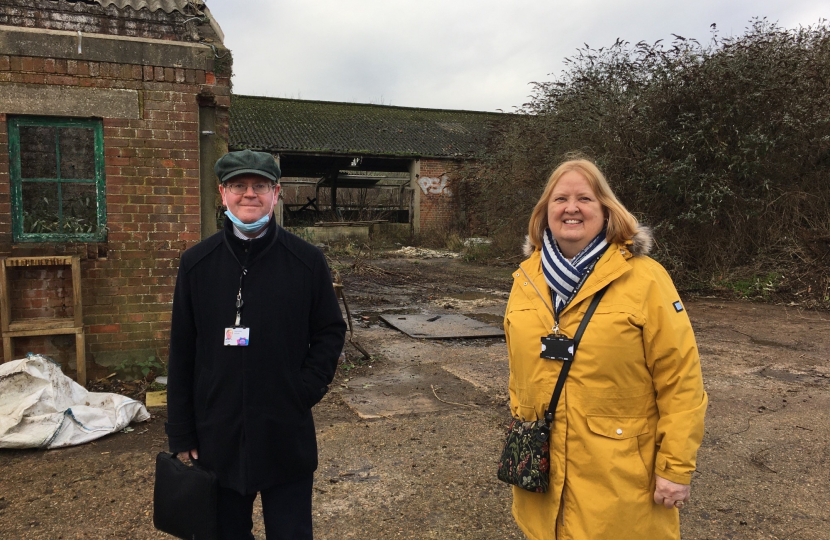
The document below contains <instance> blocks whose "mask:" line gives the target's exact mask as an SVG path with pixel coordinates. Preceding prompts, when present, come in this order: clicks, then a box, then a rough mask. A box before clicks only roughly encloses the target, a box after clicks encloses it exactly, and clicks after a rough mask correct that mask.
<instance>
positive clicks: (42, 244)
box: [0, 0, 231, 374]
mask: <svg viewBox="0 0 830 540" xmlns="http://www.w3.org/2000/svg"><path fill="white" fill-rule="evenodd" d="M222 39H223V36H222V32H221V30H220V29H219V26H218V25H217V24H216V23H215V21H213V19H212V17H211V15H210V12H209V11H208V10H207V7H206V6H204V4H203V3H202V2H200V1H195V2H194V1H188V0H98V1H91V0H90V1H69V0H34V1H31V0H28V1H24V0H0V256H3V257H35V256H56V255H77V256H79V257H80V260H81V262H80V265H81V276H82V279H81V287H80V290H81V295H82V299H83V323H84V327H85V336H86V360H87V363H88V365H90V366H94V364H92V363H93V362H94V363H95V364H99V365H102V366H115V365H118V364H120V363H123V362H127V363H129V362H140V361H146V360H147V358H148V357H151V356H154V357H157V358H161V359H166V357H167V352H166V351H167V341H168V335H169V320H170V303H171V301H172V294H173V287H174V284H175V278H176V271H177V268H178V262H179V257H180V255H181V252H182V251H183V250H184V249H186V248H188V247H189V246H191V245H193V244H195V243H196V242H198V241H199V240H200V239H201V238H202V237H204V236H206V235H208V234H212V233H213V232H214V231H215V230H216V218H215V215H216V202H217V201H216V200H215V198H214V197H215V192H216V187H215V186H216V184H215V177H214V176H213V170H212V166H213V163H214V162H215V160H216V159H217V157H218V156H219V155H221V154H222V153H224V152H225V151H226V150H227V138H228V107H229V105H230V75H231V57H230V54H229V52H228V51H227V50H226V49H225V48H224V47H223V45H222ZM8 278H9V288H8V289H9V290H8V293H9V294H8V296H9V298H10V306H9V307H8V311H9V313H10V315H11V317H10V320H12V321H14V320H19V319H26V318H31V317H39V318H59V317H72V315H73V306H72V301H71V296H72V284H71V279H70V272H69V269H68V268H66V269H63V268H61V267H54V266H30V267H14V268H9V269H8ZM73 340H74V337H73V336H71V335H51V336H45V337H16V338H14V340H13V353H12V357H13V358H20V357H21V356H23V355H24V354H25V353H26V352H28V351H33V352H40V353H45V354H48V355H50V356H52V357H53V358H55V359H56V360H59V361H61V363H62V364H64V366H65V370H66V371H67V372H69V373H70V374H71V373H72V372H73V366H74V365H75V360H74V357H75V349H74V345H73ZM3 360H9V358H3Z"/></svg>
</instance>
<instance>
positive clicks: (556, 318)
mask: <svg viewBox="0 0 830 540" xmlns="http://www.w3.org/2000/svg"><path fill="white" fill-rule="evenodd" d="M599 259H600V258H599V257H597V260H595V261H594V262H593V263H591V266H589V267H588V268H586V269H585V273H584V274H582V278H581V279H580V280H579V283H577V284H576V287H574V290H573V292H572V293H571V296H570V297H569V298H568V301H567V302H565V305H566V306H567V305H568V304H569V303H570V302H571V300H573V299H574V297H575V296H576V293H578V292H579V289H581V288H582V285H583V284H584V283H585V280H586V279H587V278H588V276H589V275H590V274H591V272H592V271H593V270H594V266H596V265H597V262H599ZM519 270H521V271H522V273H523V274H524V275H525V278H527V281H528V282H529V283H530V284H531V285H532V286H533V290H535V291H536V294H538V295H539V298H541V299H542V303H543V304H545V307H546V308H548V311H550V313H551V315H553V323H554V324H553V328H552V329H551V331H552V332H553V335H555V336H559V335H561V334H560V333H559V312H558V311H556V293H554V292H553V289H550V306H549V305H548V304H547V302H545V297H544V296H542V293H540V292H539V289H538V288H536V284H535V283H533V280H532V279H530V276H528V275H527V272H525V269H524V268H522V266H521V265H519ZM551 306H553V309H551Z"/></svg>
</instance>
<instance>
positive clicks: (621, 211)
mask: <svg viewBox="0 0 830 540" xmlns="http://www.w3.org/2000/svg"><path fill="white" fill-rule="evenodd" d="M571 171H573V172H577V173H579V174H581V175H582V176H583V177H584V178H585V180H587V181H588V184H589V185H590V186H591V189H592V190H593V191H594V194H595V195H596V197H597V200H598V201H599V203H600V204H601V205H602V208H603V210H604V211H605V215H606V218H607V219H608V225H607V234H606V236H605V239H606V240H608V242H609V243H614V242H616V243H619V244H624V243H625V242H627V241H629V240H631V239H632V238H633V237H634V234H635V233H636V232H637V230H638V229H639V228H640V224H639V223H638V221H637V218H635V217H634V216H633V215H632V214H631V212H629V211H628V210H627V209H626V208H625V206H623V205H622V203H621V202H620V201H619V200H617V196H616V195H614V192H613V191H611V186H609V185H608V181H607V180H606V179H605V176H604V175H603V174H602V172H600V170H599V168H598V167H597V166H596V165H595V164H594V163H593V162H592V161H589V160H587V159H572V160H568V161H565V162H564V163H562V164H560V165H559V166H558V167H556V169H555V170H554V171H553V172H552V173H551V175H550V177H549V178H548V183H547V185H545V190H544V191H543V192H542V196H541V197H540V198H539V202H537V203H536V207H535V208H534V209H533V213H532V214H531V215H530V223H528V226H527V235H528V240H530V243H531V244H532V245H533V247H534V248H536V249H541V248H542V242H543V240H542V238H543V235H544V233H545V229H547V228H548V202H549V201H550V196H551V194H552V193H553V190H554V188H555V187H556V184H558V183H559V180H560V179H561V178H562V176H564V174H565V173H568V172H571Z"/></svg>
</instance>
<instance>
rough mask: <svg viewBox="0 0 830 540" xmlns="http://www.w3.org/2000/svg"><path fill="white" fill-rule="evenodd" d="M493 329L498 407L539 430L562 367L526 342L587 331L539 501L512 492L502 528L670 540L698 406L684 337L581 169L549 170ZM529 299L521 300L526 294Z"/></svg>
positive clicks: (620, 215)
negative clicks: (502, 370) (501, 372)
mask: <svg viewBox="0 0 830 540" xmlns="http://www.w3.org/2000/svg"><path fill="white" fill-rule="evenodd" d="M528 232H529V235H528V242H527V244H526V246H525V251H526V254H527V255H528V256H529V257H530V258H529V259H527V260H526V261H524V262H523V263H522V264H521V267H520V268H519V269H518V270H516V271H515V272H513V289H512V291H511V293H510V300H509V301H508V304H507V312H506V315H505V319H504V328H505V334H506V336H507V348H508V353H509V357H510V383H509V389H510V407H511V411H512V413H513V416H514V417H515V418H519V419H521V420H522V421H532V420H537V419H541V418H543V416H544V412H545V410H546V409H547V407H548V405H549V403H550V400H551V394H552V392H553V388H554V385H555V384H556V380H557V377H558V375H559V371H560V369H561V366H562V361H558V360H546V359H543V358H540V349H541V346H540V340H541V339H542V338H544V337H546V336H548V335H549V334H551V333H554V332H553V330H552V329H553V328H554V327H555V317H554V315H553V314H552V313H551V310H550V307H551V299H552V298H553V299H554V300H555V302H554V304H555V307H554V309H555V311H556V314H557V317H556V318H558V320H559V323H558V326H559V331H560V332H561V333H562V334H565V335H566V336H568V337H571V338H572V337H573V336H574V334H575V332H576V329H577V327H578V326H579V323H580V321H581V319H582V315H583V314H584V313H585V311H586V309H587V307H588V305H589V303H590V301H591V297H592V296H593V295H594V294H595V293H597V292H598V291H599V290H601V289H603V288H604V287H606V286H607V290H606V292H605V296H604V297H603V298H602V300H601V301H600V303H599V305H598V306H597V309H596V312H595V313H594V315H593V317H592V318H591V319H590V322H589V323H588V326H587V328H586V330H585V333H584V334H583V336H582V340H581V342H580V344H579V346H578V349H577V352H576V353H575V357H574V360H573V364H572V365H571V369H570V373H569V374H568V376H567V379H566V380H565V386H564V389H563V391H562V395H561V398H560V400H559V403H558V404H557V407H556V411H555V416H554V422H553V425H552V429H551V439H550V458H551V464H550V487H549V489H548V491H547V492H546V493H532V492H529V491H525V490H523V489H520V488H517V487H514V488H513V515H514V517H515V519H516V522H517V523H518V524H519V526H520V527H521V529H522V530H523V531H524V532H525V534H526V535H527V536H528V537H529V538H531V539H533V540H548V539H565V538H567V539H569V540H599V539H605V538H608V539H611V538H613V539H615V540H619V539H627V538H631V539H637V540H641V539H649V540H658V539H669V538H680V525H679V516H678V510H679V509H680V508H682V507H683V506H684V505H685V504H686V503H687V502H688V501H689V483H690V481H691V476H692V472H693V471H694V469H695V456H696V453H697V449H698V447H699V446H700V442H701V439H702V438H703V416H704V413H705V411H706V404H707V397H706V393H705V392H704V390H703V381H702V378H701V373H700V361H699V357H698V351H697V346H696V344H695V338H694V334H693V333H692V327H691V324H690V322H689V318H688V316H687V315H686V311H685V309H684V308H683V304H682V303H681V302H680V298H679V296H678V294H677V291H676V290H675V288H674V285H673V284H672V281H671V278H669V276H668V274H667V273H666V271H665V269H663V267H662V266H660V264H658V263H657V262H655V261H654V260H652V259H650V258H649V257H647V253H648V252H649V250H650V247H651V235H650V232H649V231H648V229H645V228H643V227H641V226H639V224H638V223H637V220H636V218H634V216H632V215H631V213H630V212H628V210H626V209H625V207H624V206H623V205H622V204H620V202H619V201H618V200H617V198H616V197H615V196H614V193H613V192H612V191H611V188H610V187H609V186H608V183H607V181H606V180H605V178H604V176H603V175H602V173H601V172H600V171H599V169H598V168H597V167H596V165H594V164H593V163H591V162H590V161H587V160H582V159H580V160H572V161H567V162H565V163H563V164H562V165H560V166H559V167H558V168H557V169H556V170H555V171H554V172H553V174H551V176H550V178H549V179H548V183H547V186H546V187H545V191H544V193H543V194H542V197H541V198H540V199H539V202H538V203H537V204H536V207H535V209H534V210H533V214H532V216H531V218H530V224H529V227H528ZM534 286H535V287H534Z"/></svg>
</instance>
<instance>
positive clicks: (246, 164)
mask: <svg viewBox="0 0 830 540" xmlns="http://www.w3.org/2000/svg"><path fill="white" fill-rule="evenodd" d="M213 170H214V171H216V177H217V178H219V183H220V184H223V183H225V182H227V181H228V180H230V179H231V178H235V177H237V176H239V175H241V174H256V175H258V176H262V177H264V178H267V179H268V180H270V181H272V182H276V181H277V180H279V179H280V176H282V173H281V172H280V168H279V166H278V165H277V161H276V160H275V159H274V156H272V155H271V154H268V153H267V152H254V151H253V150H241V151H239V152H228V153H227V154H225V155H224V156H222V157H220V158H219V159H218V160H217V161H216V165H215V166H214V167H213Z"/></svg>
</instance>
